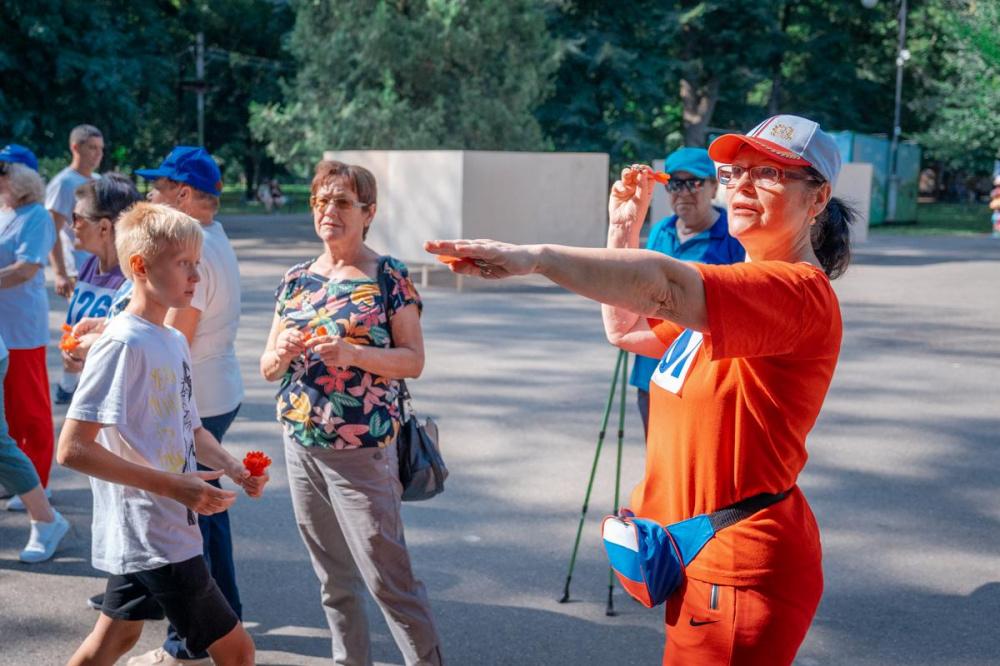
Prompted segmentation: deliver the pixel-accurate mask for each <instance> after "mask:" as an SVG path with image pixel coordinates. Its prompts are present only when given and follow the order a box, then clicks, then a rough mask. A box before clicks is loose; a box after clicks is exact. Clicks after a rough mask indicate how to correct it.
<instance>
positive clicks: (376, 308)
mask: <svg viewBox="0 0 1000 666" xmlns="http://www.w3.org/2000/svg"><path fill="white" fill-rule="evenodd" d="M312 263H313V262H312V261H307V262H305V263H301V264H298V265H297V266H294V267H293V268H292V269H291V270H289V271H288V272H287V273H285V277H284V279H282V281H281V284H280V285H279V286H278V290H277V291H276V292H275V300H276V301H277V310H276V312H277V313H278V316H279V317H280V318H281V320H282V321H283V322H284V323H285V326H296V327H297V328H299V329H300V330H302V331H303V332H306V333H308V334H310V335H315V334H316V331H317V329H319V328H320V327H325V328H326V331H327V332H328V334H330V335H338V336H340V337H341V338H342V339H344V340H346V341H348V342H351V343H353V344H356V345H368V346H376V347H389V346H390V338H389V329H388V321H387V319H386V309H387V308H386V304H385V303H383V302H382V300H383V299H382V293H381V290H380V289H379V285H378V282H376V281H374V280H372V279H371V278H367V277H366V278H357V279H354V278H352V279H346V280H331V279H329V278H326V277H324V276H322V275H319V274H317V273H313V272H311V271H309V266H311V265H312ZM384 268H385V272H386V273H387V274H388V279H387V280H386V284H387V285H388V292H389V303H388V313H389V315H390V316H391V315H392V313H394V312H396V311H398V310H400V309H402V308H404V307H405V306H407V305H410V304H413V303H416V304H417V306H418V307H421V308H422V304H421V301H420V296H419V294H417V290H416V288H415V287H414V286H413V281H412V280H411V279H410V277H409V272H408V271H407V269H406V266H405V265H403V264H402V263H401V262H399V261H397V260H396V259H392V258H390V259H389V260H388V261H386V262H385V264H384ZM398 392H399V382H398V381H397V380H395V379H389V378H388V377H380V376H378V375H374V374H372V373H370V372H368V371H366V370H362V369H360V368H354V367H350V368H343V369H334V370H333V371H332V372H331V371H330V370H327V368H326V366H325V365H323V362H322V361H321V360H320V358H319V356H318V355H317V354H315V353H314V352H312V351H306V352H305V353H304V354H300V355H299V356H297V357H296V358H295V359H293V360H292V362H291V364H290V365H289V366H288V371H287V372H285V376H284V377H282V379H281V386H280V388H279V389H278V394H277V396H276V397H277V400H278V421H280V422H281V425H282V426H283V427H284V429H285V433H286V434H288V436H289V437H291V438H292V440H294V441H295V442H297V443H299V444H301V445H302V446H307V447H308V446H320V447H324V448H333V449H356V448H361V447H384V446H388V445H389V444H391V443H392V442H393V440H395V438H396V434H397V433H398V432H399V426H400V423H399V406H398V403H397V401H396V397H397V395H398Z"/></svg>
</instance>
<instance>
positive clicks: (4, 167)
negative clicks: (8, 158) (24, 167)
mask: <svg viewBox="0 0 1000 666" xmlns="http://www.w3.org/2000/svg"><path fill="white" fill-rule="evenodd" d="M9 170H10V162H0V176H6V175H7V172H8V171H9Z"/></svg>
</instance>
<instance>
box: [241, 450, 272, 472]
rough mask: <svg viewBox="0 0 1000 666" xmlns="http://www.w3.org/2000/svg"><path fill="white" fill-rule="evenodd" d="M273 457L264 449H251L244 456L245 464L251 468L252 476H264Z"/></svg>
mask: <svg viewBox="0 0 1000 666" xmlns="http://www.w3.org/2000/svg"><path fill="white" fill-rule="evenodd" d="M270 465H271V459H270V458H268V457H267V454H265V453H264V452H263V451H251V452H250V453H248V454H246V456H245V457H244V458H243V466H244V467H246V468H247V469H248V470H250V476H264V471H265V470H266V469H267V468H268V467H270Z"/></svg>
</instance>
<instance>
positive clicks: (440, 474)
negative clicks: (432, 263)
mask: <svg viewBox="0 0 1000 666" xmlns="http://www.w3.org/2000/svg"><path fill="white" fill-rule="evenodd" d="M388 261H389V257H387V256H386V257H382V258H381V259H380V260H379V262H378V287H379V291H381V292H382V305H383V307H384V308H385V324H386V328H387V329H388V333H389V344H390V346H393V347H394V346H395V345H394V344H393V343H392V323H391V321H390V316H389V299H390V290H389V285H388V279H389V278H388V275H387V274H386V270H385V268H386V263H387V262H388ZM397 399H398V400H399V417H400V420H401V421H402V424H401V426H400V429H399V436H398V437H397V438H396V450H397V452H398V454H399V482H400V483H401V484H402V485H403V496H402V499H403V501H404V502H419V501H420V500H426V499H430V498H432V497H434V496H435V495H437V494H439V493H441V492H443V491H444V481H445V479H447V478H448V468H447V467H446V466H445V464H444V459H443V458H442V457H441V450H440V449H439V448H438V427H437V423H435V422H434V420H433V419H431V418H427V419H426V420H425V421H424V422H423V423H420V421H418V420H417V417H416V414H414V412H413V405H412V400H411V398H410V390H409V389H408V388H407V387H406V381H405V380H403V379H400V380H399V396H398V398H397Z"/></svg>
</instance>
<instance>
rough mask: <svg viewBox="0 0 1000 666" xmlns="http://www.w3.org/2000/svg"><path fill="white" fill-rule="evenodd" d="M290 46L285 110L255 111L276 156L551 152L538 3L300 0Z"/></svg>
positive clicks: (549, 56)
mask: <svg viewBox="0 0 1000 666" xmlns="http://www.w3.org/2000/svg"><path fill="white" fill-rule="evenodd" d="M296 9H297V12H296V21H295V28H294V30H293V31H292V34H291V39H290V42H289V45H290V49H291V52H292V54H293V55H294V57H295V59H296V61H297V63H298V66H299V68H298V72H297V74H296V76H295V79H294V81H293V82H291V83H290V84H289V85H288V86H287V88H286V91H285V101H284V102H283V103H281V104H269V105H268V104H265V105H259V106H257V107H255V108H254V111H253V120H252V128H253V131H254V133H255V135H256V136H258V137H261V138H263V139H266V140H267V141H268V150H269V151H270V153H271V154H272V155H274V156H276V157H278V158H279V159H281V160H282V161H285V162H297V163H298V164H300V165H301V164H305V163H308V162H309V161H312V160H314V159H316V158H318V157H319V156H320V154H321V152H322V150H323V149H337V148H357V149H364V148H401V149H406V148H466V149H484V150H499V149H506V150H537V149H544V148H548V147H550V145H551V144H549V143H548V142H547V141H546V140H545V137H544V135H543V134H542V131H541V128H540V126H539V124H538V122H537V121H536V120H535V118H534V117H533V116H532V112H533V111H534V109H535V108H536V107H537V106H538V104H539V103H540V102H541V101H542V100H543V99H544V98H545V96H546V95H547V94H548V92H549V89H550V87H551V74H552V72H553V70H554V68H555V61H554V51H555V49H554V45H553V41H552V39H551V38H550V37H549V35H548V33H547V31H546V27H545V22H544V16H543V14H542V11H541V10H540V8H539V6H538V3H537V2H532V1H530V0H510V1H506V2H474V3H467V2H462V1H461V0H397V1H396V2H384V1H377V0H352V1H350V2H348V1H345V0H308V1H307V0H303V1H302V2H299V3H297V5H296Z"/></svg>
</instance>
